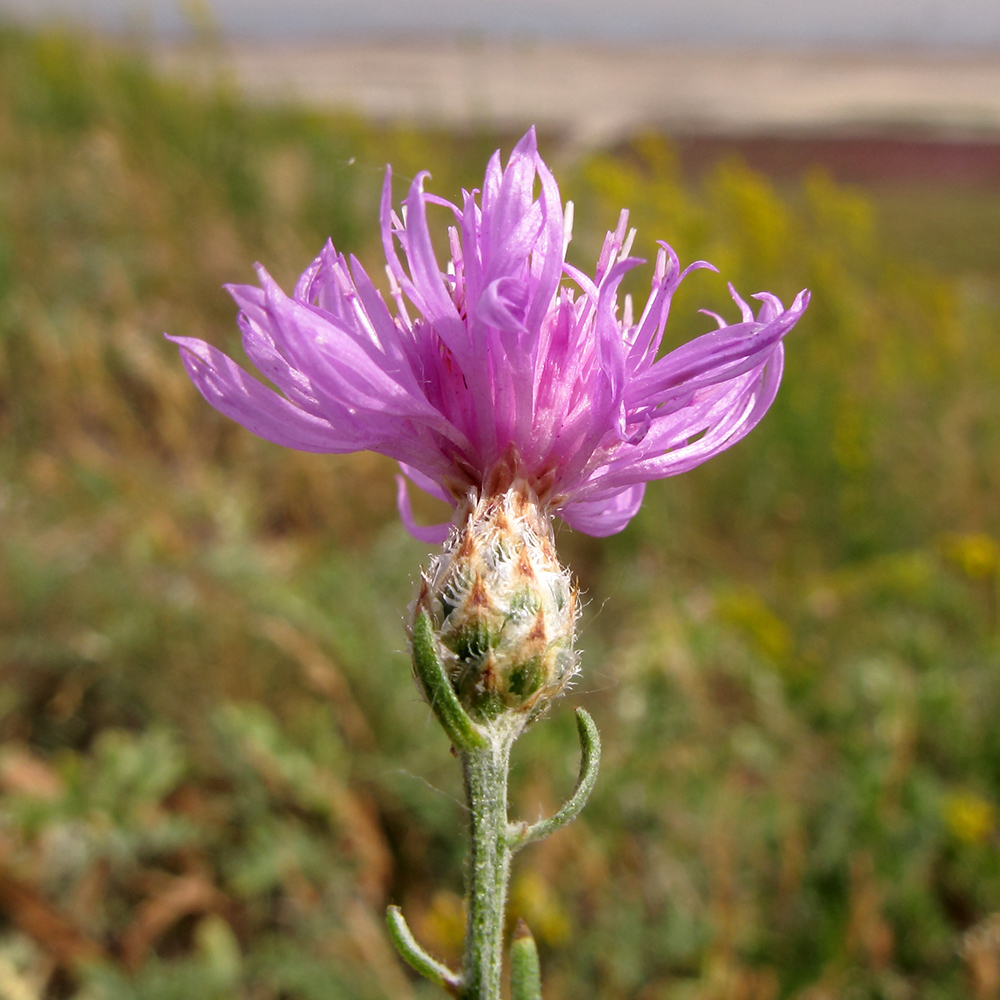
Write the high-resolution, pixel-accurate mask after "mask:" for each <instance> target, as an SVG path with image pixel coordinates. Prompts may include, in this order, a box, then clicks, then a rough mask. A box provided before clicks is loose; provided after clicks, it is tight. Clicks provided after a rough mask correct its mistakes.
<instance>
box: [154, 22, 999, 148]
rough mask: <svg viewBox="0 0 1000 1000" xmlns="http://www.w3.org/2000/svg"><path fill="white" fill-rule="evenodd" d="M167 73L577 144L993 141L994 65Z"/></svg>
mask: <svg viewBox="0 0 1000 1000" xmlns="http://www.w3.org/2000/svg"><path fill="white" fill-rule="evenodd" d="M154 58H155V60H156V62H157V64H158V65H159V66H160V67H161V68H162V69H163V70H165V71H166V72H168V73H177V74H182V75H184V76H187V77H196V78H197V77H202V78H204V77H205V75H206V74H211V73H212V72H218V71H219V70H221V71H222V72H223V73H224V74H226V76H227V77H228V78H230V79H231V80H233V81H234V82H235V83H236V84H237V85H238V86H239V87H240V88H241V89H242V90H244V91H245V92H246V93H247V94H248V95H250V96H252V97H254V98H260V99H264V100H276V99H277V100H280V99H291V100H299V101H305V102H307V103H310V104H315V105H319V106H324V107H329V108H343V109H349V110H352V111H356V112H359V113H361V114H363V115H366V116H369V117H371V118H374V119H377V120H382V121H400V120H406V121H411V122H414V123H418V124H442V125H447V126H450V127H459V128H461V127H469V126H475V125H490V126H493V127H498V128H503V129H510V130H515V129H520V128H523V127H525V126H526V125H527V124H530V123H531V122H535V123H537V124H538V125H539V126H540V127H547V128H553V129H558V130H559V131H561V132H563V133H564V134H566V135H567V136H568V137H570V138H571V140H572V142H573V143H574V144H579V145H581V146H595V145H604V144H608V143H612V142H615V141H618V140H620V139H623V138H625V137H627V136H628V135H630V134H631V133H634V132H635V131H637V130H639V129H641V128H643V127H644V126H650V125H654V126H658V127H665V128H668V129H670V130H671V131H673V132H674V133H675V134H698V135H706V134H707V135H720V136H721V135H729V136H734V135H753V134H787V133H793V134H802V133H804V132H806V133H812V134H817V133H822V134H828V135H829V134H838V135H848V136H849V135H852V134H853V135H864V134H868V135H870V134H873V133H879V134H886V133H887V132H888V133H890V134H893V133H900V132H903V131H905V132H908V133H910V134H913V133H917V134H923V135H927V136H933V137H934V138H935V139H938V140H941V139H944V140H953V141H970V140H973V141H976V142H982V141H986V142H1000V52H996V53H992V54H928V53H916V52H887V53H875V52H866V53H844V52H826V51H807V52H788V51H784V52H761V51H741V50H733V51H722V50H720V51H692V50H688V49H670V48H664V47H646V48H614V47H608V48H599V47H594V46H583V45H554V44H512V43H496V42H489V43H487V42H482V41H466V42H460V41H458V42H450V43H448V42H445V43H427V42H380V41H368V42H361V41H352V42H343V43H339V44H338V43H328V44H316V45H312V46H306V45H290V44H287V43H286V44H274V45H263V44H259V43H257V44H227V45H226V46H225V47H224V48H220V49H218V50H215V51H213V52H212V53H209V54H206V52H205V51H204V50H203V51H201V52H199V51H197V50H193V49H190V48H187V49H184V48H171V47H166V46H164V47H161V48H159V49H157V50H156V51H155V52H154Z"/></svg>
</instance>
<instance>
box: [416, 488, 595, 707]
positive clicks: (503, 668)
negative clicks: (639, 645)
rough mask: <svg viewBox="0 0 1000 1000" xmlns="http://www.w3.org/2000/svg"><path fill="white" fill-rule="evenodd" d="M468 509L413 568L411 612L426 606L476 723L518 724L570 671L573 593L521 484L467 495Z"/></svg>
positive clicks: (546, 527)
mask: <svg viewBox="0 0 1000 1000" xmlns="http://www.w3.org/2000/svg"><path fill="white" fill-rule="evenodd" d="M469 508H470V509H469V512H468V515H467V518H466V520H465V524H464V526H462V527H460V528H459V529H458V530H455V531H453V532H452V535H451V537H450V538H449V539H448V541H447V542H446V543H445V546H444V550H443V551H442V552H441V554H440V555H438V556H435V557H434V559H433V560H432V561H431V564H430V567H429V569H428V571H427V572H426V573H425V574H422V579H421V587H420V594H419V596H418V597H417V601H416V604H415V606H414V609H413V612H414V617H415V618H416V616H418V615H420V614H421V612H426V613H427V615H428V617H429V619H430V622H431V627H432V629H433V633H434V645H435V651H436V653H437V656H438V658H439V659H440V661H441V664H442V666H443V667H444V671H445V674H446V675H447V677H448V679H449V681H450V683H451V686H452V688H453V689H454V691H455V693H456V695H457V696H458V700H459V702H460V703H461V704H462V706H463V707H464V709H465V711H466V712H468V714H469V715H470V716H471V718H472V719H473V720H474V721H475V722H477V723H479V724H489V723H494V722H498V720H500V718H501V717H502V716H504V717H509V721H515V722H519V723H520V725H524V724H525V723H526V722H528V721H530V719H531V718H533V717H534V716H535V715H537V714H538V713H539V712H540V711H541V710H542V709H543V708H544V707H545V705H546V704H547V703H548V701H550V700H551V699H552V698H554V697H555V696H556V695H558V694H559V693H560V692H561V691H562V689H563V688H564V687H565V686H566V683H567V681H568V680H569V679H570V678H571V677H572V676H573V674H575V673H576V670H577V658H576V653H575V651H574V648H573V639H574V634H575V630H576V618H577V614H578V606H577V604H578V602H577V597H578V590H577V587H576V586H575V584H574V583H573V581H572V579H571V578H570V574H569V572H568V570H566V569H564V568H563V567H562V566H561V565H560V564H559V560H558V559H557V558H556V551H555V541H554V538H553V535H552V524H551V521H550V519H549V516H548V514H547V513H546V512H545V510H544V508H543V507H542V506H541V505H540V504H539V503H538V500H537V498H536V497H535V495H534V493H533V492H532V491H531V489H530V488H529V487H528V485H527V483H525V482H524V481H523V480H515V481H514V482H513V484H512V485H511V486H510V488H509V489H507V490H506V491H504V492H484V494H483V495H482V496H481V497H479V498H478V499H477V498H476V497H475V496H473V497H472V498H470V501H469ZM425 694H428V692H426V691H425ZM428 696H429V695H428Z"/></svg>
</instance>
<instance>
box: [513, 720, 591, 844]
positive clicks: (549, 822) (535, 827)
mask: <svg viewBox="0 0 1000 1000" xmlns="http://www.w3.org/2000/svg"><path fill="white" fill-rule="evenodd" d="M576 729H577V734H578V735H579V737H580V749H581V751H582V758H581V760H580V776H579V777H578V778H577V779H576V788H575V789H574V790H573V794H572V795H571V796H570V797H569V799H568V800H567V801H566V804H565V805H564V806H563V807H562V809H560V810H559V812H557V813H556V814H555V815H554V816H550V817H549V818H548V819H543V820H539V822H537V823H533V824H531V826H528V825H527V824H526V823H511V824H510V825H509V826H508V828H507V838H508V840H507V842H508V844H509V845H510V849H511V850H512V851H518V850H520V849H521V848H522V847H524V846H525V845H526V844H531V843H533V842H534V841H536V840H543V839H544V838H545V837H548V836H549V834H552V833H555V832H556V830H561V829H562V828H563V827H564V826H565V825H566V824H567V823H569V822H571V821H572V820H574V819H576V817H577V816H578V815H579V814H580V810H581V809H583V807H584V806H585V805H586V804H587V799H589V798H590V793H591V792H592V791H593V790H594V785H595V783H596V782H597V771H598V768H599V767H600V764H601V736H600V734H599V733H598V731H597V726H596V725H594V720H593V719H592V718H591V717H590V714H589V713H588V712H586V711H585V710H584V709H582V708H578V709H577V710H576Z"/></svg>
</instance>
